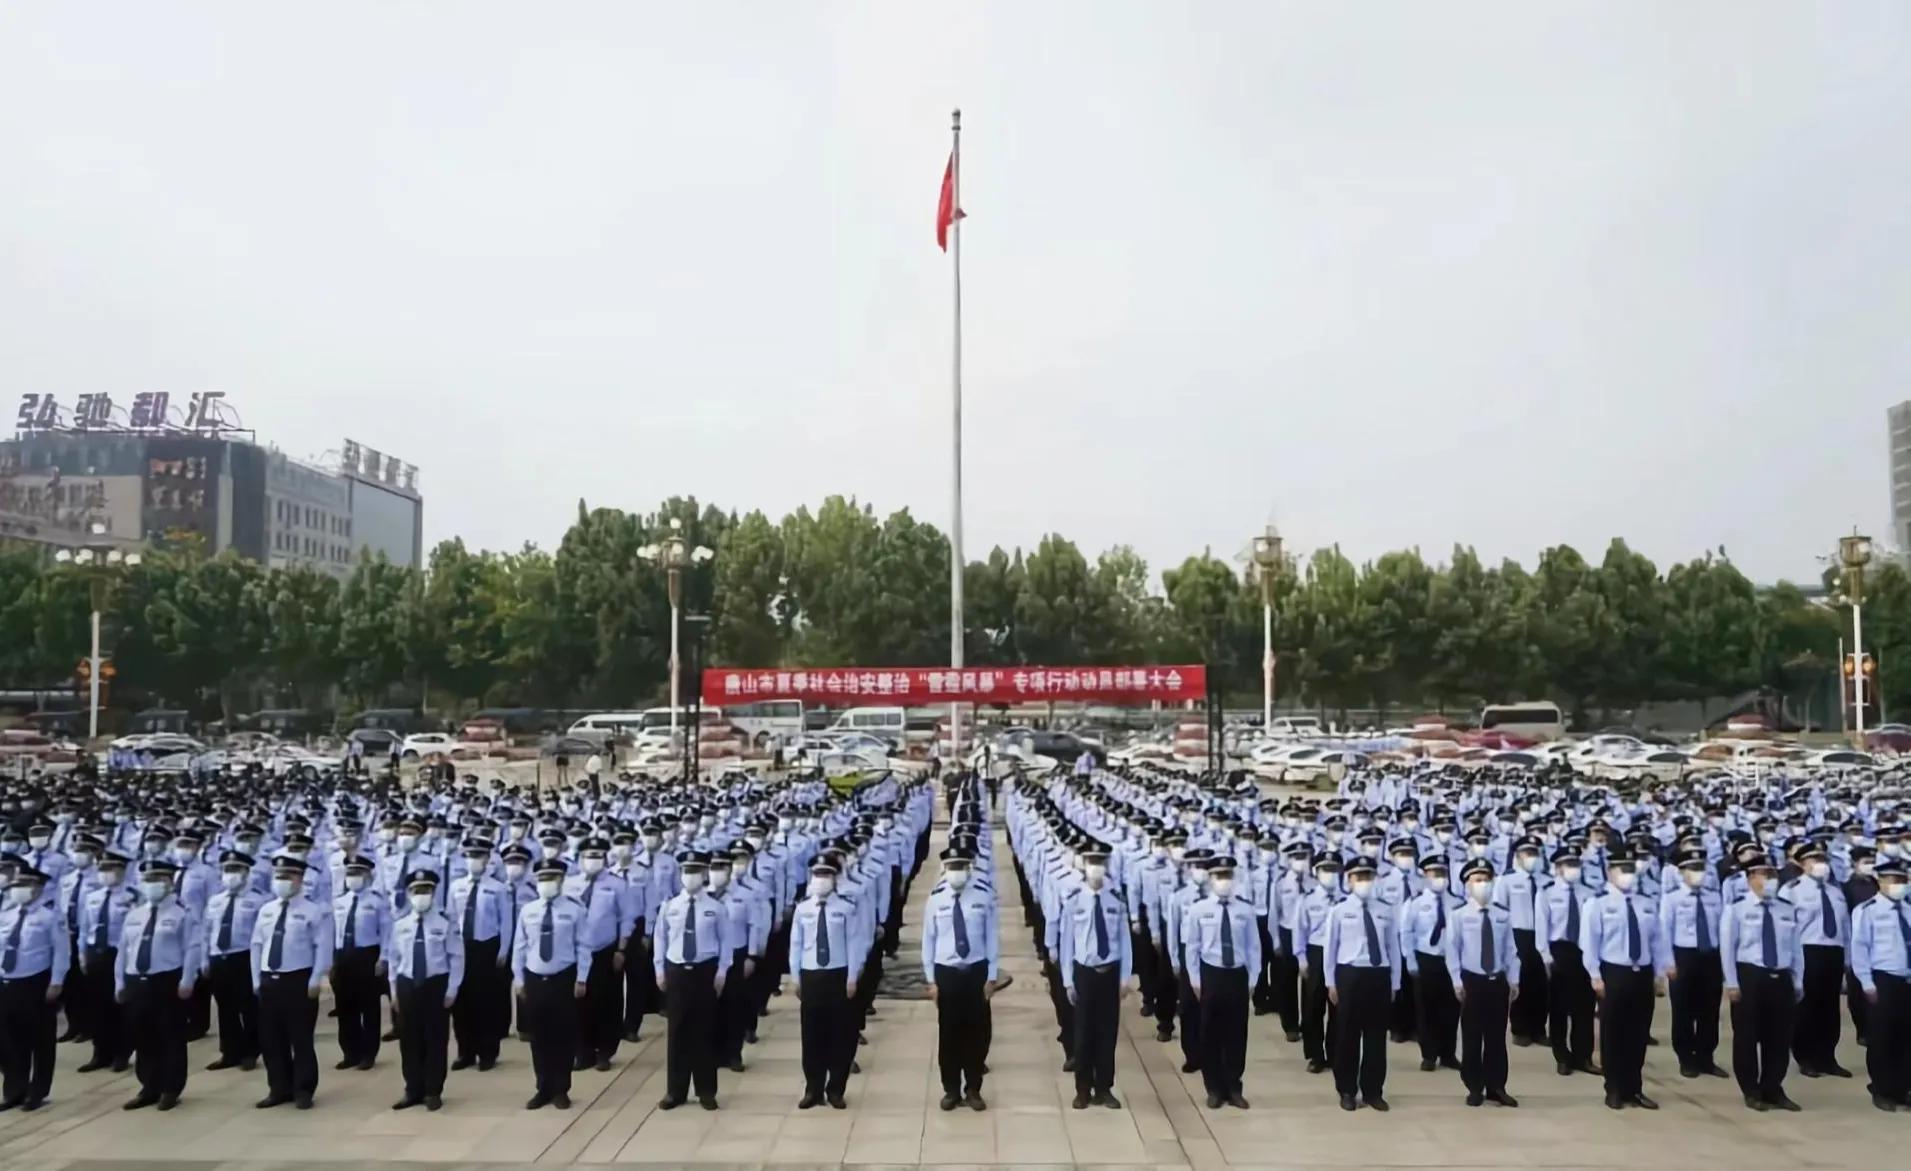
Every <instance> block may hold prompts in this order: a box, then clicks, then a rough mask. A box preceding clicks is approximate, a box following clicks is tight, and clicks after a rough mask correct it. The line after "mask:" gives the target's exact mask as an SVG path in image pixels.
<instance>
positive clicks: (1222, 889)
mask: <svg viewBox="0 0 1911 1171" xmlns="http://www.w3.org/2000/svg"><path fill="white" fill-rule="evenodd" d="M1208 885H1209V886H1211V887H1213V888H1214V897H1215V898H1217V899H1225V898H1227V897H1228V896H1229V895H1232V894H1233V893H1234V880H1233V879H1232V878H1217V879H1214V880H1213V881H1212V882H1210V883H1209V884H1208Z"/></svg>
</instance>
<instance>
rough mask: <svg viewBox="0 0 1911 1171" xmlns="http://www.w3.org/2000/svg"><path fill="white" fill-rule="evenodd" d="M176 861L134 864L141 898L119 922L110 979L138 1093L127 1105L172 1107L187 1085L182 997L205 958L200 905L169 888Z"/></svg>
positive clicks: (189, 990) (189, 991)
mask: <svg viewBox="0 0 1911 1171" xmlns="http://www.w3.org/2000/svg"><path fill="white" fill-rule="evenodd" d="M178 875H179V867H178V866H177V865H176V864H175V863H173V862H169V861H166V860H163V859H156V860H154V861H150V862H147V863H146V864H145V865H144V866H142V867H141V868H140V874H139V893H140V899H139V903H138V904H137V905H136V906H134V907H133V908H132V909H131V910H129V911H128V912H127V913H126V918H125V921H124V922H123V923H122V924H121V925H120V943H119V956H118V962H117V963H116V964H115V965H114V970H113V979H114V984H115V988H116V992H117V998H118V1000H119V1002H120V1003H121V1004H122V1005H124V1006H125V1011H126V1023H127V1026H128V1031H129V1032H130V1033H131V1036H132V1042H133V1047H134V1049H135V1050H137V1051H138V1054H139V1061H138V1064H137V1066H136V1067H135V1071H136V1075H137V1077H138V1079H139V1094H138V1096H136V1097H135V1098H133V1100H132V1101H130V1102H128V1103H126V1106H125V1109H127V1110H138V1109H141V1108H143V1107H146V1106H151V1105H154V1104H157V1105H158V1106H159V1108H160V1109H161V1110H171V1109H172V1108H173V1107H175V1106H177V1105H178V1104H179V1095H180V1094H181V1093H183V1092H184V1091H185V1088H186V1020H185V1016H184V1014H183V1013H182V1011H181V1007H180V1003H179V1002H180V1001H184V1000H190V999H191V998H192V993H193V986H194V984H195V983H196V982H197V980H198V976H199V972H200V969H201V968H202V967H203V966H204V964H205V955H204V953H203V951H202V949H203V948H204V946H205V935H204V933H203V931H202V929H201V927H200V922H199V915H198V912H196V911H194V910H193V908H192V907H190V906H188V905H187V904H185V903H183V902H181V901H180V900H179V897H178V895H177V894H176V892H175V889H174V881H175V879H176V878H177V877H178Z"/></svg>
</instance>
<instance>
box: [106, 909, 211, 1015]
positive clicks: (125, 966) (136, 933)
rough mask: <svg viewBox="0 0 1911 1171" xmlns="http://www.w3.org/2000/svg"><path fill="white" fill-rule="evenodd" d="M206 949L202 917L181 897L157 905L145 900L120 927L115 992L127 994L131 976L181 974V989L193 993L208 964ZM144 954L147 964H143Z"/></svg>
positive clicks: (114, 978)
mask: <svg viewBox="0 0 1911 1171" xmlns="http://www.w3.org/2000/svg"><path fill="white" fill-rule="evenodd" d="M149 935H150V936H151V940H150V942H151V947H150V948H148V947H147V937H148V936H149ZM204 947H205V935H204V933H203V931H202V930H201V928H200V926H199V916H198V915H197V914H196V913H195V912H194V911H193V909H192V908H191V907H189V906H187V905H185V904H184V903H182V902H180V901H179V898H178V896H177V895H170V894H169V895H167V896H166V898H165V900H164V901H162V902H159V903H156V904H155V903H149V902H147V901H145V900H144V899H141V900H140V902H139V905H138V906H136V907H134V908H133V909H132V910H130V911H128V912H126V921H125V922H124V923H123V924H122V925H121V928H120V940H119V956H118V958H117V960H116V961H115V962H114V965H113V988H114V991H116V992H124V991H125V990H126V980H127V977H129V976H151V975H154V974H157V973H161V972H178V973H179V987H180V990H181V991H190V990H191V989H192V986H193V982H194V981H196V980H197V979H198V978H199V973H200V971H201V970H202V969H203V968H204V967H205V965H206V957H205V953H204V951H203V950H202V949H203V948H204ZM142 952H143V953H145V954H144V959H145V960H146V962H145V963H144V964H141V963H140V960H141V958H142V955H141V953H142Z"/></svg>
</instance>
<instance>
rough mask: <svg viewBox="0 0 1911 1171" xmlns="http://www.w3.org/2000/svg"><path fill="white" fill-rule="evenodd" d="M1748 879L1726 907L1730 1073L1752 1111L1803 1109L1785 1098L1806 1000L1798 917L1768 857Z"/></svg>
mask: <svg viewBox="0 0 1911 1171" xmlns="http://www.w3.org/2000/svg"><path fill="white" fill-rule="evenodd" d="M1745 880H1746V893H1745V895H1744V897H1742V898H1741V899H1739V901H1737V902H1736V903H1733V904H1732V905H1731V906H1730V907H1727V908H1726V910H1725V914H1724V916H1723V921H1722V922H1721V923H1720V925H1719V954H1720V955H1721V956H1722V957H1724V964H1725V998H1726V999H1727V1000H1728V1001H1730V1002H1731V1004H1732V1073H1733V1074H1734V1075H1735V1076H1736V1077H1737V1078H1738V1088H1739V1092H1741V1093H1743V1094H1744V1095H1745V1105H1746V1107H1747V1108H1749V1109H1752V1110H1757V1111H1760V1112H1763V1111H1766V1110H1770V1109H1771V1108H1772V1107H1774V1106H1776V1107H1778V1108H1779V1109H1780V1110H1798V1109H1800V1107H1799V1105H1798V1103H1796V1102H1794V1101H1792V1100H1791V1099H1790V1098H1788V1097H1786V1096H1785V1069H1786V1067H1787V1066H1788V1065H1789V1064H1790V1063H1791V1046H1792V1022H1793V1021H1794V1020H1795V1019H1796V1017H1797V1005H1798V1000H1799V998H1800V997H1802V996H1803V995H1804V994H1805V950H1804V947H1803V945H1802V944H1801V943H1800V941H1799V937H1798V911H1797V908H1795V907H1793V906H1792V905H1791V904H1790V903H1788V902H1786V901H1785V900H1784V899H1781V898H1779V897H1778V873H1777V868H1776V867H1774V866H1773V865H1772V861H1771V859H1770V858H1768V857H1765V856H1760V857H1759V858H1758V859H1756V860H1755V861H1753V862H1752V864H1751V865H1750V866H1749V867H1747V868H1746V871H1745ZM1873 1043H1874V1044H1875V1043H1876V1042H1875V1041H1874V1042H1873Z"/></svg>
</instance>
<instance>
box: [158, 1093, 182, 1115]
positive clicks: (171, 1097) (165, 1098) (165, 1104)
mask: <svg viewBox="0 0 1911 1171" xmlns="http://www.w3.org/2000/svg"><path fill="white" fill-rule="evenodd" d="M178 1108H179V1095H178V1094H161V1095H159V1110H160V1112H161V1113H162V1114H163V1113H165V1112H166V1111H168V1110H176V1109H178Z"/></svg>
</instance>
